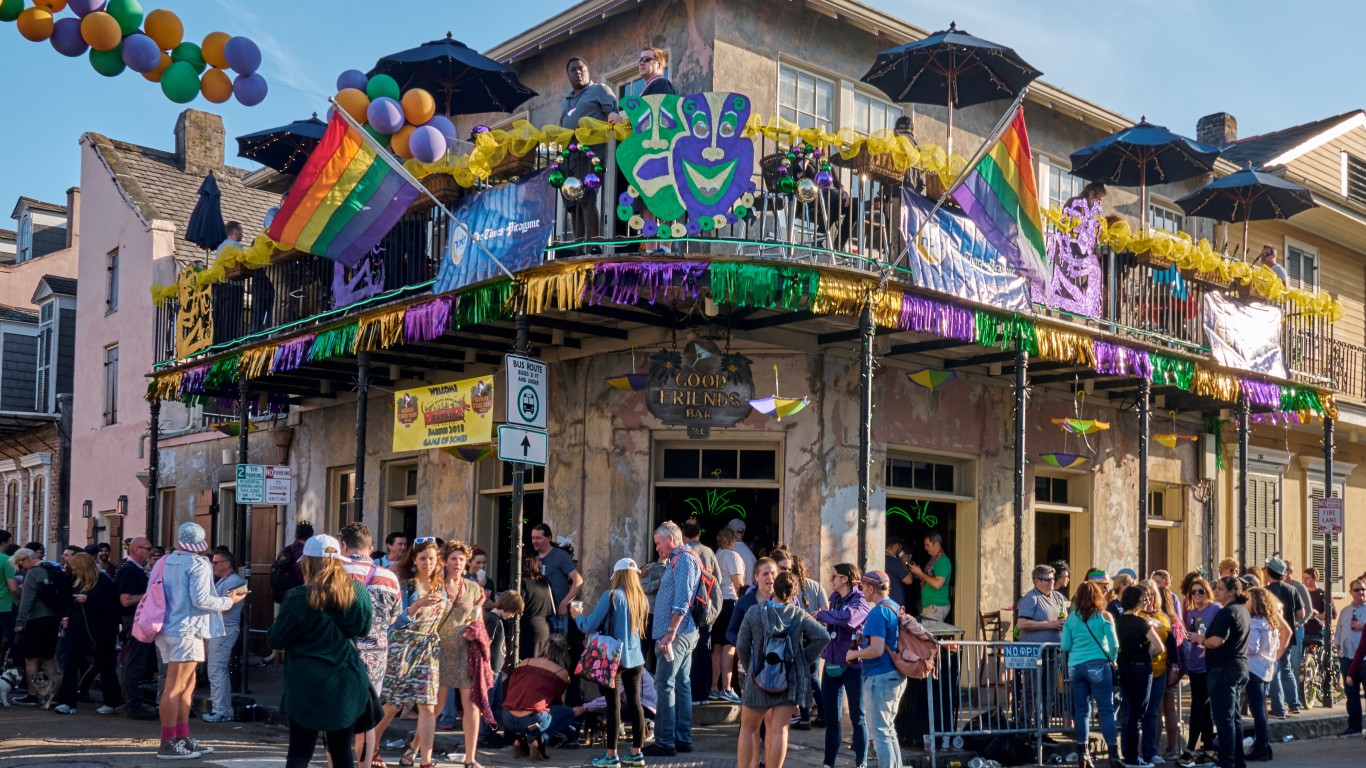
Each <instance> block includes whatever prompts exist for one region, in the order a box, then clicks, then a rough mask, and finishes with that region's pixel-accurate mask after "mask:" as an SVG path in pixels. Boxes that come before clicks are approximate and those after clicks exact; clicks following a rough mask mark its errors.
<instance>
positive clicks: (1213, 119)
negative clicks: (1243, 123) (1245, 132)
mask: <svg viewBox="0 0 1366 768" xmlns="http://www.w3.org/2000/svg"><path fill="white" fill-rule="evenodd" d="M1195 140H1196V141H1200V142H1204V143H1205V144H1210V145H1213V146H1216V147H1220V148H1222V147H1227V146H1228V145H1230V144H1232V143H1233V142H1235V141H1237V140H1238V121H1237V119H1235V118H1234V117H1233V115H1230V114H1229V113H1227V112H1215V113H1214V114H1212V115H1205V116H1204V117H1202V118H1200V119H1199V120H1197V121H1196V122H1195Z"/></svg>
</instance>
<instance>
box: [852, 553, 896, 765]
mask: <svg viewBox="0 0 1366 768" xmlns="http://www.w3.org/2000/svg"><path fill="white" fill-rule="evenodd" d="M891 586H892V579H891V577H889V576H888V575H887V574H886V573H885V572H883V571H869V572H867V573H865V574H863V579H862V580H861V581H860V582H859V588H860V589H861V590H863V597H864V599H865V600H866V601H867V602H868V603H869V604H871V605H872V606H873V607H872V609H871V610H869V611H868V618H867V620H866V621H864V623H863V644H862V647H861V648H851V649H849V652H848V653H847V654H846V655H845V661H847V662H848V663H850V664H852V663H854V662H856V661H857V662H862V665H863V708H864V711H865V712H867V713H868V736H869V740H870V741H872V742H873V749H874V751H876V752H877V764H878V768H901V766H902V761H901V745H900V744H899V743H898V742H897V736H896V713H897V709H898V708H899V706H900V704H901V693H902V691H903V690H905V688H906V678H905V677H903V676H902V675H901V673H900V672H898V671H897V668H896V665H895V663H893V661H892V656H893V655H894V654H896V652H897V647H898V641H899V638H900V633H901V626H900V614H901V606H899V605H897V604H896V603H894V602H892V600H891V599H890V598H889V597H888V596H887V595H888V593H889V592H890V591H891Z"/></svg>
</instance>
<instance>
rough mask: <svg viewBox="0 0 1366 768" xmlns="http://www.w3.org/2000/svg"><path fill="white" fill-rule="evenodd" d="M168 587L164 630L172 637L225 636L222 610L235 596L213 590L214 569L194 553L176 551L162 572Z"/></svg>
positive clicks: (224, 609)
mask: <svg viewBox="0 0 1366 768" xmlns="http://www.w3.org/2000/svg"><path fill="white" fill-rule="evenodd" d="M161 578H162V582H163V583H164V584H165V587H166V623H165V624H164V625H163V626H162V630H161V631H162V632H163V633H165V634H166V635H168V636H170V637H198V638H210V637H223V636H224V635H226V634H227V630H225V629H224V628H223V612H224V611H226V610H228V609H229V608H231V607H232V599H231V598H228V597H217V596H215V595H214V593H213V568H212V567H211V566H210V565H209V561H208V560H207V559H206V558H204V557H201V556H200V555H196V554H194V553H192V552H185V551H183V550H179V549H178V550H176V551H174V552H172V553H171V554H169V555H167V556H166V565H165V566H164V567H163V569H162V572H161Z"/></svg>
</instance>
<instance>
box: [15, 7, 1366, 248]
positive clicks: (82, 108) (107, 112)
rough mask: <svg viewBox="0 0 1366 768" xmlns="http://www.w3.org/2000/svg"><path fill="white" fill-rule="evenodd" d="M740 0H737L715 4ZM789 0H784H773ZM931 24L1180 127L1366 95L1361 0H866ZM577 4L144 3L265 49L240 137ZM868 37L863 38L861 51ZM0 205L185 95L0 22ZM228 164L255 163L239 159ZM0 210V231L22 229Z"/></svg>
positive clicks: (1284, 121) (194, 32)
mask: <svg viewBox="0 0 1366 768" xmlns="http://www.w3.org/2000/svg"><path fill="white" fill-rule="evenodd" d="M719 1H721V2H733V1H736V0H719ZM764 1H766V2H780V3H781V2H789V1H790V0H764ZM868 4H870V5H872V6H873V7H875V8H878V9H880V10H883V11H887V12H889V13H891V14H893V15H895V16H898V17H900V18H902V19H905V20H906V21H909V22H910V23H912V24H915V25H917V26H919V27H922V28H924V29H927V30H931V31H933V30H937V29H942V28H945V27H947V26H948V24H949V22H950V21H956V22H957V23H958V26H959V28H960V29H964V30H966V31H968V32H970V33H972V34H974V35H976V36H978V37H982V38H986V39H988V40H993V41H995V42H998V43H1001V44H1004V45H1008V46H1010V47H1012V48H1014V49H1015V50H1016V51H1017V52H1018V53H1019V54H1020V55H1021V56H1022V57H1024V59H1025V60H1026V61H1028V62H1030V63H1031V64H1033V65H1034V66H1035V68H1037V69H1040V70H1042V71H1043V72H1044V75H1043V77H1044V79H1045V80H1047V81H1048V82H1050V83H1052V84H1054V85H1057V86H1060V87H1062V88H1065V89H1067V90H1069V91H1071V92H1073V93H1075V94H1077V95H1078V96H1081V97H1082V98H1085V99H1087V100H1089V101H1092V102H1095V103H1098V104H1100V105H1102V106H1105V107H1108V108H1110V109H1113V110H1115V111H1118V112H1119V113H1121V114H1123V115H1126V116H1128V117H1130V118H1132V119H1134V120H1137V119H1138V118H1139V117H1140V116H1145V115H1146V116H1147V118H1148V119H1149V120H1150V121H1152V122H1155V123H1159V124H1163V125H1166V126H1168V127H1169V128H1171V129H1173V130H1175V131H1177V132H1178V133H1184V134H1185V135H1188V136H1194V134H1195V122H1196V120H1198V119H1199V118H1200V117H1201V116H1202V115H1206V114H1210V113H1213V112H1221V111H1223V112H1230V113H1232V114H1233V115H1234V116H1235V117H1236V118H1237V120H1238V127H1239V134H1240V135H1241V136H1244V137H1246V136H1251V135H1255V134H1258V133H1263V132H1267V131H1273V130H1279V129H1281V128H1286V127H1289V126H1291V125H1296V124H1299V123H1303V122H1308V121H1311V120H1316V119H1319V118H1322V117H1327V116H1330V115H1335V114H1339V113H1342V112H1346V111H1349V110H1353V109H1357V108H1359V107H1363V106H1366V89H1363V88H1362V85H1361V83H1362V77H1361V75H1362V66H1361V59H1360V57H1359V56H1358V55H1354V54H1356V52H1357V51H1358V50H1359V46H1360V30H1361V29H1362V28H1363V27H1366V3H1361V2H1359V0H1312V1H1311V2H1306V3H1288V2H1285V0H1274V1H1273V0H1240V1H1239V2H1233V0H1103V1H1102V2H1092V3H1084V4H1074V5H1069V4H1064V3H1061V2H1056V0H1054V1H1053V2H1043V1H1041V0H871V1H870V2H869V3H868ZM570 5H571V3H570V2H568V0H519V2H517V3H516V4H515V7H516V10H517V12H516V13H509V12H508V9H509V8H511V7H513V5H512V4H510V3H506V2H474V1H473V0H457V1H456V2H452V0H405V1H404V2H401V3H399V2H392V1H390V2H382V3H381V2H374V0H370V1H369V2H359V1H358V0H331V1H329V2H322V0H292V1H291V2H287V3H286V2H279V0H161V2H151V1H149V0H143V8H144V10H151V9H153V8H158V7H160V8H167V9H170V10H172V11H174V12H176V13H177V14H178V15H180V16H181V18H182V20H183V21H184V25H185V31H186V39H187V40H192V41H198V40H200V39H202V37H203V36H204V35H205V34H207V33H209V32H212V31H224V32H227V33H229V34H234V35H238V34H240V35H246V36H248V37H250V38H252V39H254V40H255V41H256V42H257V43H258V44H259V45H260V47H261V49H262V53H263V58H264V62H263V64H262V66H261V72H262V74H263V75H264V76H265V77H266V79H267V81H268V82H269V84H270V94H269V96H268V97H267V98H266V100H265V102H264V103H262V104H260V105H258V106H256V107H251V108H247V107H243V106H241V105H239V104H237V103H236V102H233V101H230V102H229V103H227V104H223V105H213V104H209V103H208V102H206V101H204V100H203V99H199V100H196V101H195V102H193V103H192V104H190V105H189V106H193V107H196V108H199V109H205V110H208V111H212V112H217V113H219V114H221V115H222V116H223V120H224V125H225V128H226V131H227V135H228V137H229V140H228V144H229V153H230V154H235V153H236V143H235V142H234V141H232V137H235V136H239V135H242V134H245V133H250V132H253V131H257V130H261V129H265V128H270V127H274V126H278V125H283V124H285V123H288V122H290V121H292V120H295V119H301V118H306V117H307V116H308V115H309V114H310V113H312V112H318V113H320V114H321V113H323V112H325V111H326V108H327V102H326V99H327V97H328V96H330V95H331V94H332V93H334V91H335V82H336V76H337V74H338V73H340V72H341V71H343V70H345V69H353V68H354V69H361V70H366V69H369V68H370V67H371V66H373V64H374V62H375V60H376V59H378V58H379V57H381V56H383V55H385V54H389V53H393V52H396V51H399V50H403V49H405V48H410V47H413V46H415V45H418V44H420V43H422V42H425V41H428V40H432V39H436V38H438V37H442V36H444V35H445V34H446V32H447V31H450V32H453V33H454V36H455V37H456V38H457V39H459V40H462V41H463V42H465V43H466V44H467V45H469V46H470V47H472V48H475V49H477V50H484V49H487V48H489V47H491V46H493V45H496V44H498V43H500V42H502V41H504V40H507V39H508V38H510V37H513V36H514V35H516V34H517V33H519V32H521V31H522V30H523V29H525V28H527V27H528V26H531V25H532V24H534V23H535V22H536V21H539V20H543V19H546V18H549V17H550V16H552V15H554V14H555V13H558V12H559V11H561V10H563V9H565V8H567V7H569V6H570ZM876 53H877V52H876V51H869V56H868V58H869V63H871V62H872V60H873V58H874V56H875V55H876ZM0 72H4V73H5V76H4V77H3V79H0V103H3V104H4V105H5V107H4V118H3V119H2V120H0V208H3V209H4V211H5V215H8V213H9V209H10V207H11V206H12V202H13V201H14V200H16V199H17V198H18V197H20V196H27V197H35V198H38V199H42V200H48V201H51V202H62V201H63V200H64V199H65V191H66V189H67V188H68V187H71V186H76V185H78V184H79V183H80V152H79V146H78V143H77V142H78V140H79V139H80V136H81V134H82V133H84V132H86V131H94V132H98V133H102V134H104V135H106V136H109V137H111V138H114V139H121V140H124V141H131V142H134V143H138V144H144V145H147V146H152V147H157V148H162V149H166V150H171V149H174V136H173V133H172V131H173V128H174V126H175V118H176V115H178V114H179V113H180V111H181V110H182V109H183V107H182V106H181V105H178V104H174V103H172V102H171V101H169V100H168V99H166V97H165V96H163V95H162V93H161V90H160V87H159V86H157V85H156V84H154V83H150V82H148V81H146V80H144V79H143V78H142V77H141V76H139V75H137V74H135V73H132V72H125V73H124V74H122V75H120V76H119V77H116V78H104V77H101V76H100V75H98V74H97V73H95V71H94V70H92V69H91V68H90V65H89V63H88V61H87V60H86V59H85V58H76V59H68V58H66V57H64V56H61V55H60V54H58V53H57V52H56V51H55V50H53V49H52V47H51V46H50V45H49V44H47V43H31V42H29V41H27V40H25V39H23V38H22V37H20V36H19V33H18V31H17V30H16V29H15V27H14V25H13V24H0ZM229 159H230V162H232V163H233V164H239V165H244V166H246V167H254V166H253V165H252V164H250V163H248V162H246V161H241V160H238V159H236V158H229ZM13 226H14V223H13V222H12V221H8V220H4V219H0V228H13Z"/></svg>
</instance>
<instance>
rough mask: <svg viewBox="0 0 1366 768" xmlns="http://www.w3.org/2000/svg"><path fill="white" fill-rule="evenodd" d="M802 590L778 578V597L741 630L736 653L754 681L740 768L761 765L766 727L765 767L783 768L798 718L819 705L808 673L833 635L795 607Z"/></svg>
mask: <svg viewBox="0 0 1366 768" xmlns="http://www.w3.org/2000/svg"><path fill="white" fill-rule="evenodd" d="M756 570H757V568H756ZM800 587H801V584H800V583H799V582H798V581H797V577H796V576H793V575H792V574H791V573H780V574H778V576H777V578H776V579H774V581H773V595H772V597H771V598H769V599H767V600H763V601H761V602H758V603H757V604H756V605H755V606H754V607H753V608H752V609H750V610H749V611H748V612H747V613H746V614H745V618H744V621H743V623H741V625H740V634H739V636H738V637H737V638H736V640H737V642H736V643H735V648H736V650H737V651H738V652H739V655H740V664H741V666H742V667H743V668H744V669H745V670H746V672H747V675H748V678H747V679H746V681H745V690H744V694H743V695H742V696H741V697H740V704H741V707H742V708H741V710H740V745H739V750H738V753H737V762H738V764H739V766H740V768H755V766H757V765H758V764H759V749H758V745H759V727H760V726H761V725H762V726H763V727H764V765H766V766H768V768H782V765H783V761H784V760H786V759H787V731H788V726H789V724H790V723H791V721H792V715H793V714H794V713H795V712H796V711H797V708H798V707H810V706H811V705H812V704H813V703H814V701H815V698H814V696H813V692H812V684H811V682H812V681H811V675H810V673H809V671H808V670H810V669H811V665H813V664H815V663H816V659H818V658H820V655H821V651H822V650H823V649H824V648H825V645H826V643H828V642H830V635H829V634H828V633H827V632H826V631H825V627H822V626H821V625H820V623H819V622H817V621H816V620H815V619H814V618H812V617H811V615H810V614H808V613H807V612H806V611H803V610H802V609H801V608H799V607H797V606H795V605H793V604H792V597H793V596H794V595H796V594H797V590H798V589H800Z"/></svg>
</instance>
